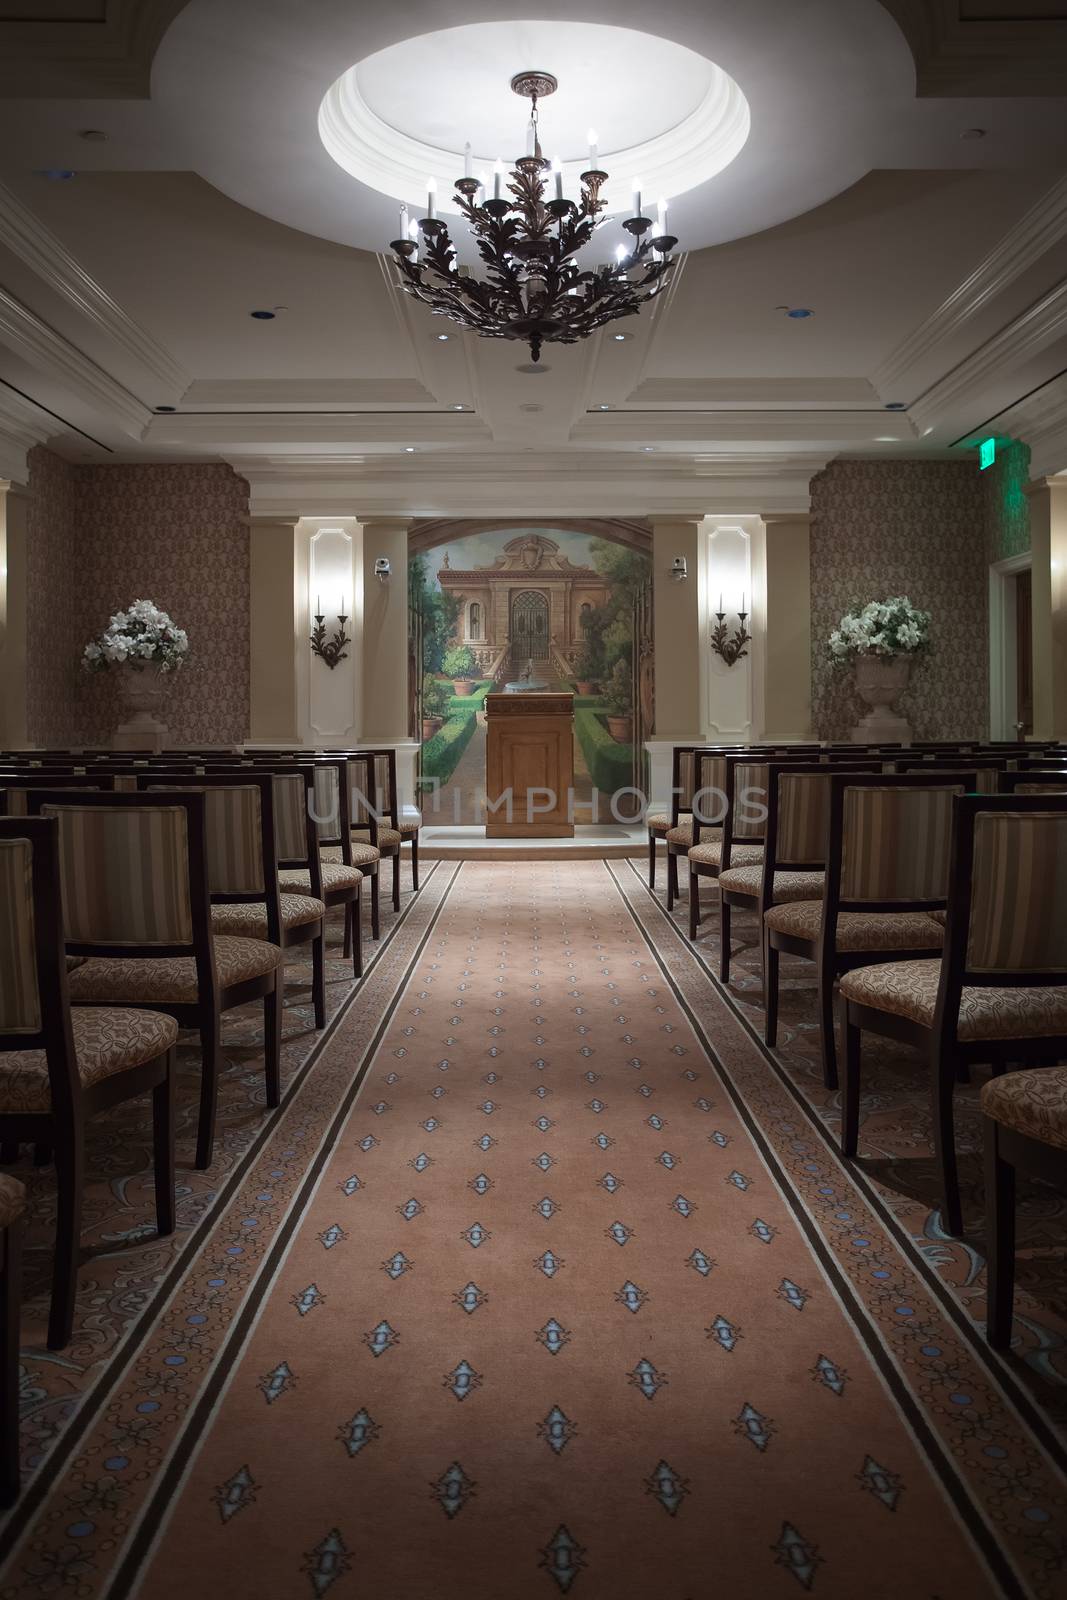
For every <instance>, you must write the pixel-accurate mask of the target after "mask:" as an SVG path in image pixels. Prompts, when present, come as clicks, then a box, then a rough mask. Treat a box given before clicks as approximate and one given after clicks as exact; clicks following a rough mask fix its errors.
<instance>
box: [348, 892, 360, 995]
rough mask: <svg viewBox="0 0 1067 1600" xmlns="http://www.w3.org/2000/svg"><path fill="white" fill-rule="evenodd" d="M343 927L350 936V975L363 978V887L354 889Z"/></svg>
mask: <svg viewBox="0 0 1067 1600" xmlns="http://www.w3.org/2000/svg"><path fill="white" fill-rule="evenodd" d="M345 926H346V927H347V928H349V929H350V930H351V935H352V975H353V977H356V978H362V976H363V885H362V884H359V885H358V887H357V889H356V898H355V899H354V900H350V901H349V903H348V905H347V906H346V907H345Z"/></svg>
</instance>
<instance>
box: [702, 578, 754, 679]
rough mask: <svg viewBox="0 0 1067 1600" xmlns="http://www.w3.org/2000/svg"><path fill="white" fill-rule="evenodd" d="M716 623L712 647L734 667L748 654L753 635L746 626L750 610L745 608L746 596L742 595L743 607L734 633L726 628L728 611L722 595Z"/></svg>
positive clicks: (728, 664) (713, 630)
mask: <svg viewBox="0 0 1067 1600" xmlns="http://www.w3.org/2000/svg"><path fill="white" fill-rule="evenodd" d="M715 618H716V623H715V627H714V628H712V630H711V648H712V651H713V652H714V654H715V655H717V656H719V657H720V658H721V659H722V660H723V661H725V662H726V665H727V666H728V667H734V666H736V665H737V663H738V662H739V661H740V659H741V657H742V656H747V655H748V651H747V650H746V649H745V646H746V644H748V643H749V641H750V639H751V638H752V635H751V634H750V633H749V631H748V629H747V628H746V627H745V623H746V622H747V620H748V612H747V611H746V610H745V597H744V595H742V596H741V609H740V610H739V611H738V613H737V624H738V625H737V627H736V628H735V629H734V631H733V633H732V634H728V633H727V630H726V612H725V611H723V609H722V595H720V596H719V610H718V611H716V613H715Z"/></svg>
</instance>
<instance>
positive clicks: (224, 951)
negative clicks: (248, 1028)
mask: <svg viewBox="0 0 1067 1600" xmlns="http://www.w3.org/2000/svg"><path fill="white" fill-rule="evenodd" d="M214 944H215V971H216V972H217V974H218V980H219V986H220V988H222V989H228V988H230V987H232V986H233V985H234V984H237V983H247V982H248V980H249V979H250V978H261V977H262V976H263V975H264V974H265V973H267V972H273V971H274V969H275V968H276V967H279V966H281V964H282V960H283V955H282V951H281V950H280V949H279V947H278V946H277V945H276V944H268V942H267V940H266V939H230V938H224V937H220V938H217V939H216V940H215V941H214ZM196 997H197V984H196V963H195V961H194V960H193V958H192V956H158V957H156V956H150V957H148V958H147V959H146V960H144V961H138V960H132V959H127V958H125V957H122V956H91V957H90V959H89V960H88V961H87V962H86V963H85V965H84V966H83V967H79V968H78V970H77V972H72V973H71V975H70V998H71V999H72V1000H75V1001H86V1002H91V1003H92V1002H95V1003H96V1004H103V1005H121V1004H122V1003H123V1002H124V1001H125V1002H127V1003H129V1002H131V1001H132V1002H134V1003H144V1004H148V1005H161V1006H162V1005H182V1006H188V1005H192V1004H194V1002H195V1001H196Z"/></svg>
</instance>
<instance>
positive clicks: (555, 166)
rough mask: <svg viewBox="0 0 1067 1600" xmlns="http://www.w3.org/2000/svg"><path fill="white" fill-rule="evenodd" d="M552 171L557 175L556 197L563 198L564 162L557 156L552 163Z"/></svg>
mask: <svg viewBox="0 0 1067 1600" xmlns="http://www.w3.org/2000/svg"><path fill="white" fill-rule="evenodd" d="M552 171H553V172H554V173H555V175H556V199H557V200H562V199H563V164H562V162H561V161H560V159H559V157H558V156H557V157H556V159H555V161H553V163H552Z"/></svg>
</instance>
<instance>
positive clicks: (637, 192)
mask: <svg viewBox="0 0 1067 1600" xmlns="http://www.w3.org/2000/svg"><path fill="white" fill-rule="evenodd" d="M630 187H631V188H632V190H633V197H634V216H635V217H639V216H640V215H641V179H640V178H634V180H633V182H632V184H631V185H630Z"/></svg>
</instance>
